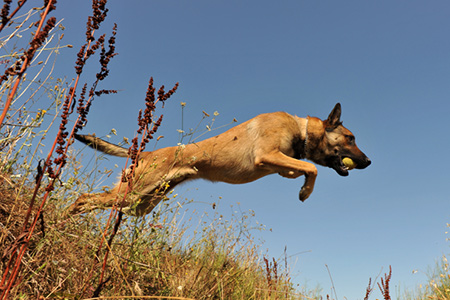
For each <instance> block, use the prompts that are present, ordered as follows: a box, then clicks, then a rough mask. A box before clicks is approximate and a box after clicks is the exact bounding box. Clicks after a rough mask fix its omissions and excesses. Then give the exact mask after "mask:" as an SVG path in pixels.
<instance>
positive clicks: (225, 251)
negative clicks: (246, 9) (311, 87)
mask: <svg viewBox="0 0 450 300" xmlns="http://www.w3.org/2000/svg"><path fill="white" fill-rule="evenodd" d="M4 3H5V4H4V7H3V9H2V12H1V14H2V23H1V25H0V34H1V37H0V43H1V45H2V46H1V47H2V48H3V49H8V52H7V53H6V50H4V51H3V52H4V53H2V54H1V56H0V61H1V64H2V65H4V66H5V68H4V69H5V70H6V71H5V73H4V75H3V76H2V77H1V79H0V84H1V86H0V104H1V107H2V115H1V117H0V195H1V201H0V257H1V260H0V278H1V279H0V299H47V298H53V299H89V298H97V297H100V296H101V297H104V298H103V299H105V297H107V296H115V297H116V299H117V298H122V299H132V298H139V299H321V296H320V295H319V292H320V291H318V290H313V291H311V290H306V289H304V288H301V287H298V286H295V285H294V284H293V283H292V279H291V277H290V273H289V266H288V262H287V259H285V260H284V261H276V260H274V259H267V258H266V257H264V255H263V253H262V251H261V249H260V248H259V245H258V243H257V242H255V241H254V239H253V237H252V235H251V231H252V230H254V228H253V227H252V225H250V224H251V220H252V217H253V213H252V212H251V211H250V212H240V213H238V214H236V215H233V216H232V217H231V219H230V220H224V218H222V216H221V215H220V214H219V213H218V211H220V203H219V204H217V207H216V204H213V207H211V208H210V212H209V213H205V214H203V215H201V216H199V215H198V213H197V214H196V213H192V214H190V213H189V215H188V213H187V210H186V207H189V202H190V201H188V200H186V199H182V198H181V197H178V196H177V195H173V194H170V193H169V196H168V199H167V200H166V201H164V202H163V203H162V204H160V205H159V206H158V208H157V210H156V211H155V212H154V213H152V214H151V215H149V216H147V217H145V218H131V217H125V216H124V215H123V214H122V213H121V212H120V209H119V210H111V211H107V212H104V213H99V214H93V213H91V214H86V215H82V216H73V217H63V210H64V208H65V207H67V206H68V204H70V203H72V202H73V201H74V200H75V199H76V197H77V196H78V195H79V190H80V189H81V187H86V186H88V187H92V186H94V185H95V184H96V182H98V181H99V179H101V178H99V177H102V176H105V175H106V174H109V170H105V171H104V172H97V171H95V168H94V167H93V166H90V167H87V168H83V167H82V166H81V163H80V161H78V158H79V153H78V152H76V151H75V150H73V149H71V147H70V143H69V141H71V140H72V136H73V134H74V133H76V132H77V131H79V130H81V129H82V128H83V126H84V124H85V123H86V120H87V118H88V112H89V108H90V105H91V104H92V103H93V100H94V99H95V98H98V97H100V96H102V95H107V94H109V93H115V92H116V91H115V90H105V89H99V85H100V84H101V82H102V81H103V80H104V79H105V78H106V77H107V75H108V73H109V70H108V63H109V62H110V60H111V59H113V58H114V56H115V55H116V53H115V34H116V30H117V28H116V26H114V27H113V28H112V29H111V30H110V32H111V33H110V34H109V37H108V38H107V35H106V34H101V33H100V32H101V24H102V22H103V21H104V19H105V18H106V13H107V8H106V0H93V5H92V8H93V13H92V16H90V17H88V18H87V31H86V43H85V44H84V45H82V46H81V47H80V51H79V53H78V56H77V57H76V58H74V62H75V70H74V71H71V72H74V74H68V75H67V76H72V75H74V76H75V79H74V80H73V81H72V82H71V83H67V82H65V80H64V79H55V78H53V77H52V76H51V74H52V70H53V66H54V64H55V63H56V56H57V54H58V52H59V51H63V48H65V47H72V46H71V45H62V42H61V41H62V37H63V33H62V31H63V29H64V28H63V26H62V25H61V24H59V23H58V21H57V20H56V18H54V17H50V14H51V12H52V11H53V10H55V9H57V7H56V6H55V5H56V1H52V0H46V1H43V3H42V7H35V8H30V9H29V10H28V11H27V12H26V13H23V14H22V15H21V14H20V13H19V12H20V10H21V9H24V7H26V5H25V4H26V1H25V0H21V1H18V3H16V4H15V5H12V6H11V1H7V0H5V1H4ZM26 35H28V36H30V39H29V40H30V41H29V42H23V36H26ZM23 43H24V44H23ZM6 46H8V47H6ZM94 56H95V57H96V58H97V59H96V60H97V61H100V64H99V65H98V66H97V67H98V72H97V73H96V74H95V76H92V77H93V78H94V79H93V81H92V82H90V83H89V85H88V83H84V84H82V83H81V80H80V76H81V74H82V73H83V70H84V66H85V65H86V64H87V63H91V61H92V59H90V58H92V57H94ZM92 64H93V65H95V63H94V62H92ZM88 86H90V88H88ZM177 86H178V84H176V85H175V86H174V87H173V88H172V89H171V90H169V91H168V92H165V90H164V87H161V88H160V89H159V90H158V91H157V90H156V89H155V88H154V87H153V80H152V79H150V83H149V88H148V91H147V97H146V99H145V109H144V111H143V113H141V112H140V114H139V122H138V124H137V127H138V130H137V133H136V136H135V138H134V139H133V142H132V145H131V147H130V149H131V150H130V166H131V169H132V166H133V164H134V163H135V160H136V157H138V155H139V152H140V151H142V150H143V149H144V148H145V145H146V144H147V143H148V142H149V141H150V140H151V139H152V137H153V135H154V133H155V132H156V131H157V129H158V127H159V125H160V124H161V122H162V115H160V116H159V117H158V116H156V115H154V113H155V111H156V105H157V104H158V103H164V101H166V100H168V99H169V98H170V97H171V96H172V94H173V93H174V92H175V91H176V88H177ZM76 95H79V96H76ZM69 116H70V119H71V120H74V121H72V122H69ZM44 139H46V141H47V143H50V144H51V145H47V146H44V145H43V140H44ZM49 141H50V142H49ZM130 166H129V167H130ZM93 170H94V171H93ZM130 182H131V180H128V184H130ZM119 206H120V205H119ZM193 219H195V220H196V221H195V222H193V221H192V220H193ZM192 224H198V226H197V227H196V228H192ZM440 270H442V271H441V273H439V275H438V276H435V277H433V279H432V280H431V281H430V284H429V286H427V287H426V288H424V289H423V290H422V291H421V292H420V293H419V295H420V296H419V298H417V299H425V298H426V299H450V297H449V295H450V291H449V289H448V286H449V281H450V275H449V273H448V264H447V262H446V260H445V262H444V263H443V264H442V266H441V268H440ZM390 277H391V273H389V274H386V275H385V277H384V278H383V279H382V280H381V283H380V284H378V287H379V289H380V290H381V291H382V293H383V297H384V299H390V296H389V280H390ZM374 287H375V285H373V286H371V283H370V282H369V287H368V288H367V291H366V297H365V299H369V295H370V293H371V291H372V290H373V288H374ZM327 298H328V299H329V298H330V297H329V296H327Z"/></svg>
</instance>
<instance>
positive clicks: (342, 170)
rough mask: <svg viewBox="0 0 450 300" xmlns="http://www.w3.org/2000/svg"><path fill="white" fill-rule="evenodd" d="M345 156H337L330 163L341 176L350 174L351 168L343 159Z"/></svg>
mask: <svg viewBox="0 0 450 300" xmlns="http://www.w3.org/2000/svg"><path fill="white" fill-rule="evenodd" d="M342 159H343V157H339V156H335V157H333V159H332V160H331V162H330V164H329V165H328V166H329V167H330V168H332V169H333V170H335V171H336V173H338V174H339V175H341V176H348V171H349V168H348V167H347V166H346V165H345V164H344V162H343V161H342Z"/></svg>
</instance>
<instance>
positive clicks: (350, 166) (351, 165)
mask: <svg viewBox="0 0 450 300" xmlns="http://www.w3.org/2000/svg"><path fill="white" fill-rule="evenodd" d="M342 163H343V164H344V166H346V167H347V168H348V169H349V170H351V169H354V168H355V167H356V164H355V162H354V161H353V160H352V159H351V158H350V157H344V158H343V159H342Z"/></svg>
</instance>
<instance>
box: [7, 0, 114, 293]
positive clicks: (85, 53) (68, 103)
mask: <svg viewBox="0 0 450 300" xmlns="http://www.w3.org/2000/svg"><path fill="white" fill-rule="evenodd" d="M45 3H46V5H47V6H46V10H45V11H44V13H42V14H41V21H40V22H39V26H38V29H37V30H36V34H35V36H34V38H33V39H32V41H31V42H30V46H29V48H28V50H27V51H25V54H24V55H23V56H22V57H21V60H20V61H17V62H16V64H15V65H14V66H13V67H10V68H9V69H7V70H6V73H5V75H4V76H3V77H2V78H1V79H2V80H4V79H7V78H8V76H17V77H16V79H15V81H14V84H13V87H12V89H11V91H10V93H9V95H8V98H7V101H6V103H5V109H4V111H3V114H2V116H1V118H0V125H1V124H2V122H3V119H4V117H5V116H6V113H7V111H8V108H9V105H10V103H11V101H12V99H13V97H14V95H15V93H16V90H17V87H18V85H19V83H20V80H21V78H22V76H23V74H24V72H25V70H26V68H27V67H28V65H29V63H30V62H31V60H32V58H33V56H34V53H35V52H36V50H37V49H38V48H39V47H40V46H41V45H42V43H43V41H44V40H45V38H46V37H47V36H48V32H49V31H50V30H51V29H52V28H53V27H54V25H55V21H56V19H55V18H50V19H49V20H48V21H47V25H46V26H45V27H44V29H43V30H42V31H41V30H40V28H41V26H42V24H43V22H44V20H45V17H46V16H47V14H48V12H50V11H51V10H53V9H55V6H54V4H55V3H56V1H54V0H53V1H51V0H50V1H45ZM105 5H106V1H105V0H93V5H92V7H93V11H94V13H93V16H92V17H89V18H88V26H87V28H88V29H87V34H86V44H85V45H83V46H82V47H81V50H80V52H79V55H78V59H77V62H76V74H77V78H76V80H75V83H74V85H73V86H72V87H71V88H70V91H69V94H68V95H67V96H66V99H65V101H64V103H63V104H62V114H61V123H60V127H59V131H58V133H57V135H56V138H55V140H54V142H53V146H52V148H51V150H50V151H49V153H48V155H47V159H46V160H45V163H44V164H43V166H41V165H40V164H39V166H38V174H37V176H36V186H35V189H34V192H33V196H32V198H31V201H30V205H29V209H28V212H27V214H26V217H25V221H24V225H23V229H22V231H23V234H24V242H23V243H20V244H17V243H16V244H15V248H14V249H13V250H12V251H11V252H12V253H13V255H11V256H10V259H9V261H8V263H7V265H6V268H5V270H4V272H3V277H2V280H1V282H0V286H1V287H2V294H1V296H0V299H6V298H7V297H8V294H9V292H10V290H11V288H12V287H13V286H14V284H15V281H16V278H17V276H18V274H19V271H20V267H21V261H22V258H23V256H24V254H25V252H26V249H27V245H28V243H29V241H30V239H31V236H32V234H33V231H34V229H35V228H36V224H37V222H38V221H39V220H43V219H42V215H41V213H42V208H43V206H44V205H45V203H46V199H47V198H48V196H49V193H50V192H51V191H52V190H53V188H54V184H55V181H56V180H57V179H58V178H59V175H60V174H61V170H62V168H63V167H64V165H65V164H66V157H67V151H68V143H67V141H68V140H70V139H72V136H73V134H74V133H75V132H76V131H77V130H79V129H80V128H81V127H82V126H83V125H84V124H85V123H86V121H87V119H86V115H87V113H88V111H89V107H90V105H91V103H92V101H93V99H94V96H100V95H102V94H108V93H111V92H113V93H114V92H116V91H114V90H100V91H96V87H97V85H98V83H99V81H101V80H103V79H105V77H106V76H107V75H108V72H109V71H108V63H109V61H110V60H111V58H112V57H114V56H115V55H116V53H115V47H114V43H115V37H114V36H115V34H116V26H114V28H113V34H112V37H111V38H110V39H109V40H108V43H109V45H108V46H109V49H108V51H106V49H105V35H102V36H100V37H99V38H98V39H97V40H96V39H95V37H94V32H95V30H97V29H99V27H100V23H101V22H102V21H103V20H104V19H105V17H106V12H107V9H106V8H105ZM6 10H7V8H5V10H4V11H5V12H6ZM5 14H7V13H5ZM93 42H95V43H94V44H93V45H92V47H91V44H92V43H93ZM99 48H100V49H101V53H100V66H101V68H100V71H99V72H98V73H97V75H96V80H95V81H94V83H93V85H92V88H91V89H90V91H89V98H88V100H87V101H86V103H85V102H84V100H85V96H86V95H85V94H86V85H84V87H83V88H82V92H81V96H80V101H79V105H78V108H77V112H78V118H77V121H76V122H75V124H74V126H73V128H72V130H71V132H70V134H69V132H68V131H67V124H68V117H69V115H70V114H72V113H73V111H74V107H75V105H76V102H77V100H76V97H75V91H76V90H77V87H78V83H79V79H80V74H81V72H82V69H83V66H84V65H85V64H86V61H87V59H88V58H89V57H91V56H92V55H93V54H95V52H96V50H97V49H99ZM55 149H56V150H55ZM54 151H56V153H57V154H58V157H57V158H55V159H52V156H53V152H54ZM45 173H47V174H48V176H49V183H48V185H47V187H46V188H45V194H44V196H43V197H42V201H41V203H40V206H39V208H38V209H37V211H36V212H35V216H34V220H33V221H32V222H31V224H29V223H30V221H29V220H30V218H31V212H32V210H33V207H34V202H35V200H36V198H37V195H38V192H39V190H40V186H41V182H42V180H43V177H44V174H45Z"/></svg>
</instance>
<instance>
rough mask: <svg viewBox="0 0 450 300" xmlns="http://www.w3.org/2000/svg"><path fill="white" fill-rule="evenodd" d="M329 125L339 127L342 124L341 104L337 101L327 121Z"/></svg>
mask: <svg viewBox="0 0 450 300" xmlns="http://www.w3.org/2000/svg"><path fill="white" fill-rule="evenodd" d="M326 123H327V126H329V127H337V126H339V125H341V124H342V122H341V104H340V103H336V105H335V106H334V108H333V110H332V111H331V113H330V115H329V116H328V119H327V121H326Z"/></svg>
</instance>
